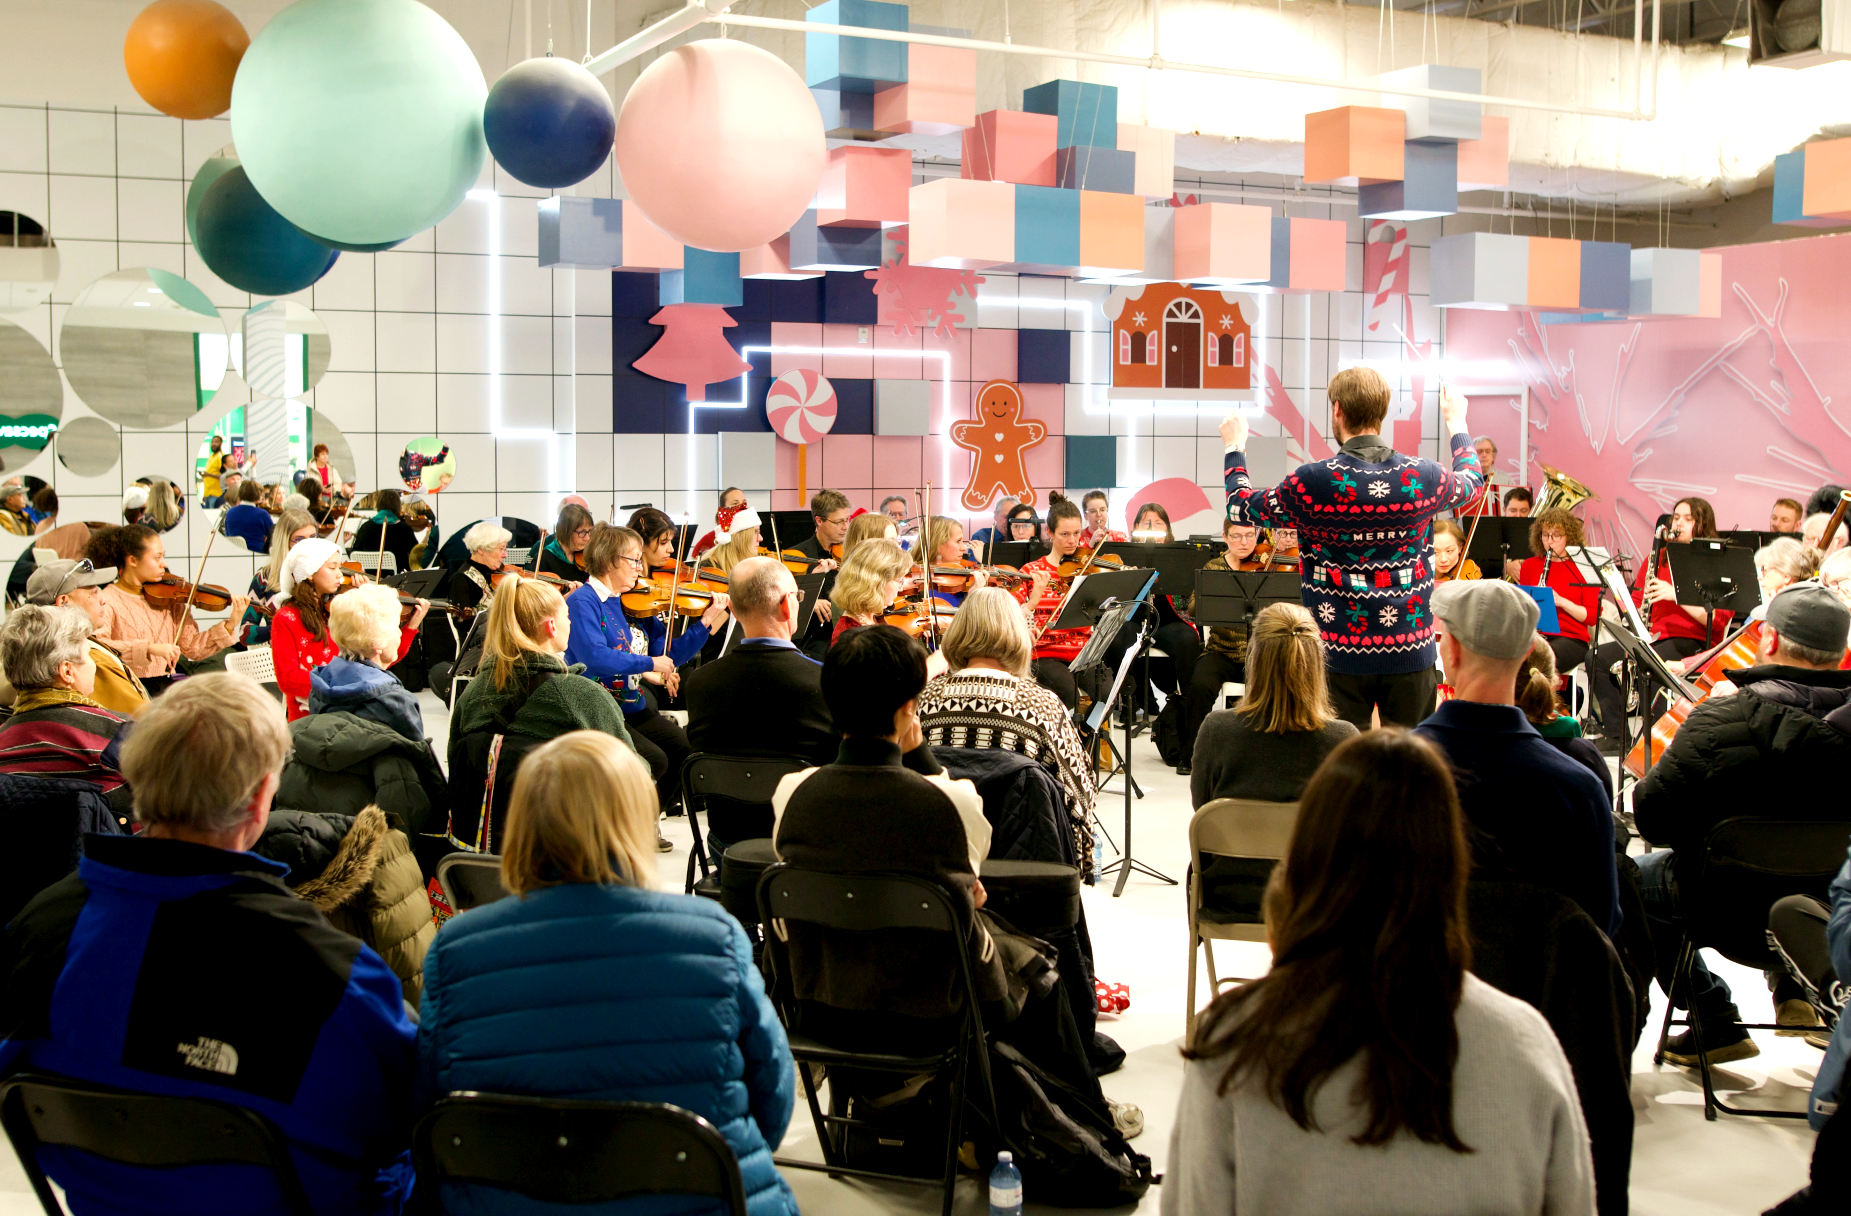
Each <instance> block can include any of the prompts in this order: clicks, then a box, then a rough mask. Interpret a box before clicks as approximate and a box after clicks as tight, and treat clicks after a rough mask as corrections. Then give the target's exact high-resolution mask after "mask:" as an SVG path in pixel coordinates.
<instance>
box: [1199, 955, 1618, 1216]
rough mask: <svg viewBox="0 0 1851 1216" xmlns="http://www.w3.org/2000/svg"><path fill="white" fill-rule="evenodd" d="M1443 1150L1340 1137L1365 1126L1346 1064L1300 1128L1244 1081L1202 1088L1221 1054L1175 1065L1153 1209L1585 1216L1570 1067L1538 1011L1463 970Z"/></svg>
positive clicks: (1590, 1187) (1409, 1141)
mask: <svg viewBox="0 0 1851 1216" xmlns="http://www.w3.org/2000/svg"><path fill="white" fill-rule="evenodd" d="M1454 1020H1455V1021H1456V1023H1457V1025H1458V1029H1459V1062H1458V1064H1457V1066H1456V1067H1455V1068H1454V1070H1453V1126H1454V1128H1455V1129H1456V1130H1457V1132H1458V1134H1459V1139H1460V1140H1462V1141H1463V1142H1464V1143H1465V1144H1467V1145H1468V1146H1470V1147H1471V1148H1472V1149H1474V1150H1476V1151H1474V1152H1471V1153H1455V1152H1453V1151H1452V1150H1451V1149H1448V1148H1446V1147H1445V1146H1443V1145H1438V1144H1426V1143H1423V1142H1422V1141H1420V1140H1417V1139H1415V1138H1414V1137H1413V1136H1411V1135H1409V1134H1408V1133H1407V1132H1405V1131H1403V1132H1402V1133H1400V1134H1399V1135H1398V1136H1396V1138H1395V1139H1394V1140H1393V1141H1391V1142H1390V1143H1389V1144H1386V1145H1380V1146H1374V1145H1371V1146H1363V1145H1358V1144H1356V1143H1354V1142H1353V1141H1352V1140H1351V1139H1350V1137H1352V1136H1354V1135H1356V1134H1358V1133H1359V1132H1360V1131H1361V1130H1362V1129H1363V1128H1364V1127H1365V1126H1366V1125H1367V1122H1368V1107H1367V1106H1366V1105H1361V1104H1358V1103H1357V1102H1355V1101H1354V1098H1353V1094H1354V1088H1355V1085H1356V1082H1357V1080H1358V1079H1359V1077H1360V1074H1361V1067H1360V1061H1359V1060H1351V1061H1350V1062H1349V1063H1347V1064H1345V1065H1344V1066H1343V1067H1341V1068H1339V1069H1338V1070H1337V1071H1336V1072H1335V1073H1333V1074H1331V1076H1330V1077H1329V1078H1328V1079H1327V1080H1326V1082H1325V1083H1324V1085H1323V1086H1322V1087H1321V1088H1320V1089H1318V1090H1317V1092H1316V1095H1315V1097H1314V1099H1313V1101H1312V1104H1311V1105H1312V1113H1313V1115H1314V1116H1315V1122H1316V1125H1317V1126H1318V1127H1320V1128H1321V1129H1323V1130H1322V1131H1320V1132H1308V1131H1304V1130H1302V1129H1301V1128H1299V1126H1298V1125H1297V1124H1295V1123H1293V1122H1292V1120H1291V1118H1290V1117H1289V1116H1288V1115H1287V1114H1286V1113H1285V1111H1283V1110H1282V1109H1280V1108H1279V1107H1278V1106H1277V1105H1276V1104H1275V1103H1274V1102H1273V1101H1272V1099H1271V1098H1269V1097H1268V1096H1267V1094H1266V1093H1265V1091H1264V1089H1263V1087H1262V1086H1260V1085H1258V1084H1255V1083H1252V1082H1248V1083H1245V1084H1242V1085H1240V1086H1237V1087H1235V1088H1233V1089H1231V1090H1230V1091H1229V1092H1228V1094H1227V1096H1226V1097H1219V1096H1217V1095H1216V1093H1215V1089H1216V1086H1217V1085H1218V1084H1219V1082H1220V1080H1221V1076H1222V1074H1223V1073H1224V1072H1225V1071H1226V1070H1227V1061H1226V1059H1225V1058H1223V1059H1217V1060H1193V1061H1190V1063H1189V1064H1188V1065H1187V1067H1186V1068H1185V1070H1184V1080H1183V1092H1182V1097H1181V1099H1180V1100H1179V1101H1178V1103H1177V1110H1176V1128H1175V1131H1174V1132H1173V1133H1172V1134H1171V1137H1170V1160H1169V1166H1168V1168H1167V1170H1166V1171H1165V1176H1164V1183H1163V1216H1209V1214H1210V1213H1213V1214H1214V1216H1229V1214H1230V1213H1236V1212H1239V1213H1255V1214H1262V1213H1263V1214H1264V1216H1335V1214H1337V1213H1341V1214H1343V1216H1378V1214H1379V1216H1390V1214H1395V1216H1404V1214H1406V1213H1414V1212H1418V1213H1421V1216H1569V1214H1572V1216H1591V1214H1592V1213H1593V1211H1594V1167H1593V1160H1592V1158H1591V1157H1590V1155H1589V1152H1588V1137H1587V1128H1586V1126H1585V1125H1584V1124H1583V1123H1582V1120H1581V1103H1580V1099H1579V1098H1578V1097H1577V1095H1576V1092H1575V1079H1574V1075H1573V1074H1572V1073H1571V1072H1570V1071H1569V1068H1568V1060H1567V1058H1566V1057H1565V1056H1563V1054H1562V1048H1561V1045H1560V1044H1558V1043H1557V1042H1556V1041H1555V1034H1554V1032H1553V1031H1551V1030H1550V1029H1549V1023H1548V1022H1546V1021H1544V1020H1543V1016H1542V1014H1540V1013H1538V1012H1536V1010H1535V1009H1533V1008H1531V1007H1530V1006H1529V1005H1527V1004H1525V1003H1524V1002H1522V1001H1519V1000H1517V999H1516V998H1514V997H1510V996H1506V995H1505V994H1504V993H1502V992H1499V991H1498V990H1497V989H1495V988H1493V987H1491V986H1490V985H1489V984H1486V983H1484V982H1483V981H1481V980H1479V979H1478V978H1477V977H1476V976H1473V975H1470V974H1468V975H1467V976H1466V977H1465V990H1464V993H1463V995H1462V997H1461V999H1460V1002H1459V1008H1458V1011H1457V1012H1456V1013H1455V1014H1454Z"/></svg>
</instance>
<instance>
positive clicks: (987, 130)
mask: <svg viewBox="0 0 1851 1216" xmlns="http://www.w3.org/2000/svg"><path fill="white" fill-rule="evenodd" d="M1059 122H1060V120H1059V119H1057V118H1055V117H1054V116H1053V115H1051V114H1024V113H1022V112H1020V111H1019V110H991V111H989V112H987V113H984V114H979V115H977V122H976V124H975V125H973V126H971V127H969V128H968V129H966V130H965V132H964V158H963V164H962V165H961V166H960V168H959V172H960V173H961V174H962V175H963V176H964V177H968V178H971V179H972V180H974V181H985V182H1014V183H1016V184H1017V185H1019V186H1052V185H1053V184H1054V183H1055V176H1054V135H1055V132H1056V130H1057V129H1058V128H1059Z"/></svg>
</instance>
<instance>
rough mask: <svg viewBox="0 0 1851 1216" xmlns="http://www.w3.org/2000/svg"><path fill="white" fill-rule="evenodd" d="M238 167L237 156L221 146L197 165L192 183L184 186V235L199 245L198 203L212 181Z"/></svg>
mask: <svg viewBox="0 0 1851 1216" xmlns="http://www.w3.org/2000/svg"><path fill="white" fill-rule="evenodd" d="M237 167H238V158H237V157H236V156H233V155H232V154H231V149H230V148H222V149H220V150H219V151H218V152H217V153H216V154H215V155H213V156H210V157H208V158H207V159H206V163H205V164H203V165H201V166H199V172H197V173H195V174H193V181H192V184H191V185H189V186H188V187H187V188H186V236H187V239H188V240H190V241H192V242H193V247H194V248H198V247H199V204H200V203H201V202H202V201H204V199H205V197H206V191H208V190H210V189H211V188H212V183H213V182H215V181H217V180H218V179H219V178H221V177H224V176H225V175H226V174H227V173H230V172H231V171H232V170H233V169H236V168H237Z"/></svg>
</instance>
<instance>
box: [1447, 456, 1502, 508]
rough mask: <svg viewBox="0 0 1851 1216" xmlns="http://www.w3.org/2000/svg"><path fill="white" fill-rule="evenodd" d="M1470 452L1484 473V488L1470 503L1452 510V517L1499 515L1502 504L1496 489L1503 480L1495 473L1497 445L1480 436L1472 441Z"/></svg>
mask: <svg viewBox="0 0 1851 1216" xmlns="http://www.w3.org/2000/svg"><path fill="white" fill-rule="evenodd" d="M1472 450H1473V451H1474V452H1476V453H1477V454H1478V467H1479V468H1480V469H1481V470H1483V471H1484V477H1485V487H1484V489H1483V491H1481V492H1480V493H1478V494H1476V495H1474V496H1473V498H1472V501H1470V502H1468V503H1466V504H1464V505H1463V506H1461V507H1459V508H1457V509H1456V510H1454V511H1453V515H1454V516H1455V517H1457V518H1459V519H1465V518H1467V517H1469V516H1473V515H1490V516H1493V517H1496V516H1498V515H1501V514H1503V503H1502V502H1500V501H1499V499H1498V492H1497V487H1498V486H1499V485H1500V484H1502V482H1503V478H1501V477H1499V476H1498V473H1497V459H1498V445H1497V444H1496V442H1494V441H1493V440H1492V438H1491V436H1489V435H1480V436H1479V437H1478V438H1476V439H1474V440H1472Z"/></svg>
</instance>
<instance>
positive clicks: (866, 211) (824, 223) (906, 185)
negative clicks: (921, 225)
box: [816, 148, 913, 228]
mask: <svg viewBox="0 0 1851 1216" xmlns="http://www.w3.org/2000/svg"><path fill="white" fill-rule="evenodd" d="M912 186H913V154H912V152H910V151H909V150H907V149H905V148H837V149H835V150H834V151H833V152H831V153H830V154H829V161H828V163H827V164H826V165H825V166H824V167H823V180H822V181H821V182H819V183H818V184H817V187H816V222H817V224H818V225H819V226H821V227H835V228H886V227H888V226H890V225H895V224H904V223H905V222H906V206H907V204H906V192H907V191H908V190H910V189H912Z"/></svg>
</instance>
